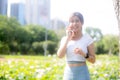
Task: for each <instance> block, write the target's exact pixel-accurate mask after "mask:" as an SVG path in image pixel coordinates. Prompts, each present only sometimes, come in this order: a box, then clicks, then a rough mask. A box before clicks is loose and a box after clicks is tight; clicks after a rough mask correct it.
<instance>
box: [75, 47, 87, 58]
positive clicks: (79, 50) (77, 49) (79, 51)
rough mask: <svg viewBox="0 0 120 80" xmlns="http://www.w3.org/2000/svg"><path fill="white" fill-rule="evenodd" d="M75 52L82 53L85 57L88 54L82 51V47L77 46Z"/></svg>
mask: <svg viewBox="0 0 120 80" xmlns="http://www.w3.org/2000/svg"><path fill="white" fill-rule="evenodd" d="M74 53H75V54H80V55H82V56H83V57H85V56H86V54H85V53H84V52H83V51H82V49H81V48H75V49H74Z"/></svg>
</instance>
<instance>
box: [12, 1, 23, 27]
mask: <svg viewBox="0 0 120 80" xmlns="http://www.w3.org/2000/svg"><path fill="white" fill-rule="evenodd" d="M10 16H11V17H15V18H16V19H17V20H18V21H19V22H20V23H21V24H22V25H24V24H25V4H23V3H12V4H11V8H10Z"/></svg>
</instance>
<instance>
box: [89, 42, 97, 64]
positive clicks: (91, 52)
mask: <svg viewBox="0 0 120 80" xmlns="http://www.w3.org/2000/svg"><path fill="white" fill-rule="evenodd" d="M87 48H88V54H89V57H88V58H87V60H88V61H89V62H91V63H95V61H96V57H95V49H94V44H93V43H92V44H90V45H89V46H88V47H87Z"/></svg>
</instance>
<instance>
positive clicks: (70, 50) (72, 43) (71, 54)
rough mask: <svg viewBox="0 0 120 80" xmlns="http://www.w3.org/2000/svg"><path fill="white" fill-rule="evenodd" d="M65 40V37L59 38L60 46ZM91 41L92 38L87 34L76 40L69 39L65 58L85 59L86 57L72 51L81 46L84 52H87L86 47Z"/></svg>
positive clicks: (70, 59)
mask: <svg viewBox="0 0 120 80" xmlns="http://www.w3.org/2000/svg"><path fill="white" fill-rule="evenodd" d="M65 40H66V37H63V38H62V39H61V44H60V46H62V45H63V44H64V43H65ZM93 41H94V40H93V39H92V38H91V37H90V36H89V35H88V34H84V35H83V36H82V37H81V38H80V39H79V40H77V41H74V40H71V41H69V43H68V44H67V51H66V60H67V61H85V60H86V59H85V58H84V57H83V56H81V55H80V54H75V53H74V49H75V48H81V49H82V50H83V52H84V53H87V52H88V50H87V47H88V46H89V45H90V44H91V43H93Z"/></svg>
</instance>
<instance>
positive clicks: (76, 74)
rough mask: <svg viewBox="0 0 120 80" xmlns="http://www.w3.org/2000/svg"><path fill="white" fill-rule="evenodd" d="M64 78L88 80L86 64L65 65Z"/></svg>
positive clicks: (67, 79)
mask: <svg viewBox="0 0 120 80" xmlns="http://www.w3.org/2000/svg"><path fill="white" fill-rule="evenodd" d="M64 80H90V75H89V71H88V67H87V65H83V66H76V67H69V66H66V67H65V71H64Z"/></svg>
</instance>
